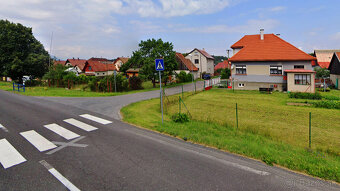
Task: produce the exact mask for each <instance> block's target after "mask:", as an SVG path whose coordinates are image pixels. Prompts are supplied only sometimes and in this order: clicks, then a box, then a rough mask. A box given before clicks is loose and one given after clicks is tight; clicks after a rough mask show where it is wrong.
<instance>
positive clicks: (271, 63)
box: [229, 30, 316, 92]
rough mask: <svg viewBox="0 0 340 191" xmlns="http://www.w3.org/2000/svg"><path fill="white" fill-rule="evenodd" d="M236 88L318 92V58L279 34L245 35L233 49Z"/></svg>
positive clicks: (232, 67)
mask: <svg viewBox="0 0 340 191" xmlns="http://www.w3.org/2000/svg"><path fill="white" fill-rule="evenodd" d="M231 48H232V49H233V52H234V55H233V56H232V57H231V58H230V59H229V61H230V62H231V64H232V66H231V69H232V71H231V73H232V79H233V81H234V84H235V87H234V88H235V89H244V90H259V88H273V89H274V90H279V91H292V92H315V72H314V71H313V68H312V63H313V62H315V60H316V58H315V57H313V56H311V55H309V54H307V53H305V52H303V51H301V50H300V49H298V48H296V47H295V46H293V45H291V44H290V43H288V42H286V41H284V40H283V39H282V38H280V37H279V36H277V35H274V34H264V31H263V30H261V31H260V34H258V35H245V36H244V37H243V38H241V39H240V40H239V41H237V42H236V43H235V44H233V45H232V46H231Z"/></svg>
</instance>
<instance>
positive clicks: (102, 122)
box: [80, 114, 112, 125]
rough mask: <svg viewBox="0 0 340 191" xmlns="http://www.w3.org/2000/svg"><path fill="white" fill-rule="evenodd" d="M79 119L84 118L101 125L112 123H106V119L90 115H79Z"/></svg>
mask: <svg viewBox="0 0 340 191" xmlns="http://www.w3.org/2000/svg"><path fill="white" fill-rule="evenodd" d="M80 117H84V118H86V119H89V120H92V121H95V122H97V123H101V124H103V125H107V124H110V123H112V121H108V120H106V119H103V118H99V117H96V116H93V115H90V114H83V115H80Z"/></svg>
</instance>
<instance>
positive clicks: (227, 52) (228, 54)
mask: <svg viewBox="0 0 340 191" xmlns="http://www.w3.org/2000/svg"><path fill="white" fill-rule="evenodd" d="M229 52H230V50H229V49H228V50H227V55H228V56H227V58H228V59H229Z"/></svg>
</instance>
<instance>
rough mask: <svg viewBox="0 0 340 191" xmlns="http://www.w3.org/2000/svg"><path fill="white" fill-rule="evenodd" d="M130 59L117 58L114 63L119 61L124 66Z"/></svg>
mask: <svg viewBox="0 0 340 191" xmlns="http://www.w3.org/2000/svg"><path fill="white" fill-rule="evenodd" d="M129 59H130V58H127V57H118V58H117V59H116V60H115V61H114V63H116V62H117V61H118V60H121V61H122V62H123V64H125V63H126V62H127V61H128V60H129Z"/></svg>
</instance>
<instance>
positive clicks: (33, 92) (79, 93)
mask: <svg viewBox="0 0 340 191" xmlns="http://www.w3.org/2000/svg"><path fill="white" fill-rule="evenodd" d="M188 83H189V82H188ZM183 84H186V83H179V84H169V85H167V86H166V87H165V88H171V87H175V86H179V85H183ZM83 86H84V85H79V86H76V87H75V88H72V89H66V88H57V87H44V86H36V87H26V91H25V92H15V91H12V90H13V87H12V83H11V82H2V81H0V89H2V90H5V91H10V92H13V93H16V94H21V95H27V96H52V97H104V96H117V95H125V94H133V93H140V92H146V91H152V90H158V89H159V85H156V88H153V86H152V83H151V82H149V81H148V82H144V83H143V88H144V89H142V90H132V91H125V92H117V93H114V92H92V91H89V90H85V91H84V90H83V88H82V87H83Z"/></svg>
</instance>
